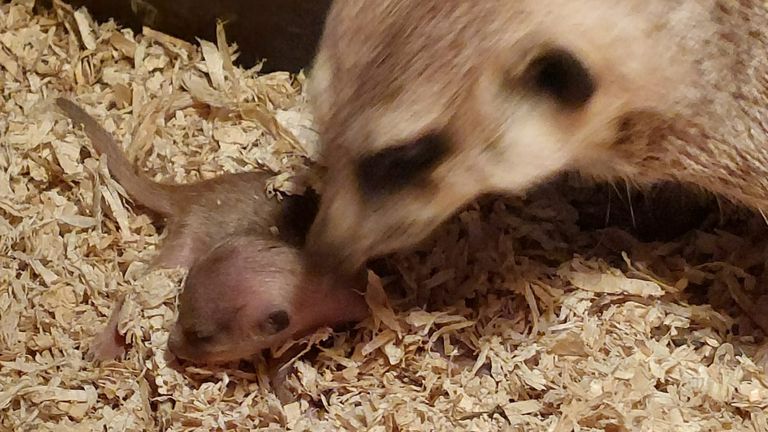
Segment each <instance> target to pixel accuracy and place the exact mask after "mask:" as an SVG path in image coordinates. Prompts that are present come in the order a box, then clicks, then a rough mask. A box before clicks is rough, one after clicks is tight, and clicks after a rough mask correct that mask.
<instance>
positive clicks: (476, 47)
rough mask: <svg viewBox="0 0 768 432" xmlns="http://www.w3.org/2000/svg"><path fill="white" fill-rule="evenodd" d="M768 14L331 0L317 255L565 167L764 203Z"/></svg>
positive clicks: (312, 237)
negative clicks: (686, 186)
mask: <svg viewBox="0 0 768 432" xmlns="http://www.w3.org/2000/svg"><path fill="white" fill-rule="evenodd" d="M766 29H768V12H766V6H765V5H764V2H763V1H761V0H650V1H647V0H621V1H616V2H605V1H602V0H582V1H578V2H572V1H566V0H553V1H548V2H539V1H534V0H523V1H514V2H510V1H504V0H488V1H483V2H472V1H468V0H424V1H405V0H388V1H383V2H380V1H375V0H360V1H355V2H336V3H335V4H334V5H333V7H332V9H331V11H330V13H329V16H328V19H327V22H326V29H325V34H324V36H323V39H322V41H321V43H320V47H319V52H318V55H317V59H316V64H315V66H314V70H313V71H312V75H311V77H310V86H311V87H310V90H311V94H312V101H313V103H314V111H315V116H316V121H317V124H318V128H319V132H320V135H321V137H322V139H323V149H322V152H323V155H322V156H323V162H324V164H325V165H326V166H327V168H328V169H327V173H328V174H327V178H326V182H325V186H324V190H323V191H322V195H323V199H322V203H321V208H320V212H319V214H318V217H317V221H316V223H315V224H314V226H313V228H312V230H311V232H310V234H309V240H308V242H309V243H308V248H309V249H310V253H311V254H312V255H315V256H318V257H325V258H326V261H325V262H326V263H327V264H329V265H330V264H338V263H342V264H344V266H345V267H347V268H350V269H352V268H357V266H359V265H360V264H361V263H362V262H363V261H365V260H366V259H368V258H371V257H373V256H377V255H381V254H384V253H388V252H392V251H395V250H399V249H403V248H406V247H409V246H411V245H413V244H414V243H416V242H418V241H420V240H421V239H423V238H424V237H426V236H427V235H428V234H429V233H430V232H431V231H432V230H433V229H434V228H435V227H436V226H437V225H438V224H439V223H440V222H442V221H443V220H445V219H446V218H447V217H449V216H450V215H451V214H452V213H453V212H455V211H456V210H457V209H458V208H460V207H461V206H462V205H463V204H465V203H467V202H468V201H470V200H472V199H474V198H476V197H478V196H479V195H481V194H483V193H487V192H507V193H520V192H524V191H525V190H526V189H528V188H529V187H531V186H532V185H535V184H536V183H539V182H542V181H544V180H546V179H548V178H550V177H552V176H553V175H555V174H557V173H560V172H562V171H564V170H571V169H575V170H579V171H581V172H582V173H585V174H587V175H591V176H595V177H598V178H601V179H608V180H616V179H621V178H624V179H628V180H629V181H632V182H634V183H636V184H639V185H647V184H651V183H654V182H658V181H660V180H672V181H679V182H683V183H686V184H691V185H695V186H699V187H702V188H704V189H706V190H708V191H711V192H714V193H717V194H719V195H721V196H723V197H725V198H728V199H732V200H734V201H736V202H739V203H742V204H745V205H747V206H750V207H752V208H755V209H764V208H768V56H766V50H767V49H768V30H766Z"/></svg>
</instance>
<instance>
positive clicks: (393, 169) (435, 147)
mask: <svg viewBox="0 0 768 432" xmlns="http://www.w3.org/2000/svg"><path fill="white" fill-rule="evenodd" d="M448 150H449V145H448V140H447V139H446V138H445V136H443V135H442V134H439V133H429V134H426V135H424V136H422V137H421V138H419V139H417V140H415V141H412V142H409V143H406V144H402V145H398V146H394V147H389V148H386V149H384V150H380V151H379V152H377V153H374V154H372V155H368V156H365V157H363V158H362V159H361V160H360V162H359V163H358V165H357V180H358V182H359V184H360V190H361V191H362V193H363V195H364V196H365V197H366V198H375V197H377V196H382V195H387V194H390V193H393V192H397V191H399V190H401V189H403V188H405V187H406V186H408V185H411V184H413V183H415V182H416V181H417V180H419V179H421V178H424V177H425V176H426V175H427V174H428V173H429V170H430V169H432V168H434V167H435V166H436V165H437V164H438V163H439V162H440V161H441V160H442V159H443V158H444V157H445V156H446V155H447V154H448Z"/></svg>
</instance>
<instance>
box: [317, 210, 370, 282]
mask: <svg viewBox="0 0 768 432" xmlns="http://www.w3.org/2000/svg"><path fill="white" fill-rule="evenodd" d="M326 220H327V219H325V218H320V217H318V218H317V220H315V222H314V223H313V224H312V227H311V228H310V230H309V234H308V235H307V241H306V244H305V247H304V252H305V253H304V255H305V258H306V259H307V262H308V264H309V267H310V269H312V270H315V271H319V272H321V273H341V274H345V275H351V274H354V273H355V272H357V271H358V270H359V269H360V268H361V267H362V266H363V264H364V263H365V256H364V253H362V250H361V249H360V248H359V245H355V244H354V239H353V238H350V237H351V236H349V237H348V235H349V234H352V233H346V232H343V231H341V232H340V231H339V230H334V229H332V228H330V227H329V226H328V225H327V222H326Z"/></svg>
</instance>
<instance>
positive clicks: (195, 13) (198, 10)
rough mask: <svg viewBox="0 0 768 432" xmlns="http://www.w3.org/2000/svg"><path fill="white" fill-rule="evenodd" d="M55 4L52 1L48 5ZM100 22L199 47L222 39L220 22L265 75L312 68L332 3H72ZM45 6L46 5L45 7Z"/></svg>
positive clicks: (247, 61) (245, 62) (243, 59)
mask: <svg viewBox="0 0 768 432" xmlns="http://www.w3.org/2000/svg"><path fill="white" fill-rule="evenodd" d="M44 3H48V4H49V5H50V0H48V1H47V2H44ZM67 3H69V4H70V5H72V6H73V7H75V8H78V7H80V6H85V7H86V8H87V9H88V12H90V14H91V15H92V16H93V18H94V19H96V20H97V21H102V22H104V21H107V20H109V19H110V18H114V20H115V21H116V22H117V23H119V24H120V25H122V26H124V27H131V28H133V29H134V30H135V31H141V27H142V26H143V25H146V26H148V27H151V28H152V29H154V30H158V31H161V32H163V33H167V34H169V35H171V36H175V37H178V38H180V39H184V40H187V41H190V42H193V43H195V37H199V38H201V39H207V40H209V41H214V42H215V41H216V19H217V18H219V19H222V20H223V21H225V22H226V25H225V29H226V34H227V41H228V42H229V43H233V42H234V43H237V45H238V47H239V48H240V52H241V55H240V58H238V60H237V62H238V64H240V65H242V66H244V67H251V66H253V65H254V64H256V63H258V62H259V61H261V60H263V59H266V62H265V63H264V68H263V69H262V71H264V72H273V71H289V72H298V71H299V70H300V69H302V68H304V67H308V66H309V65H310V64H311V61H312V58H313V57H314V54H315V49H316V47H317V42H318V40H319V39H320V36H321V34H322V29H323V23H324V21H325V15H326V13H327V11H328V8H329V7H330V4H331V0H68V1H67ZM44 5H45V4H44Z"/></svg>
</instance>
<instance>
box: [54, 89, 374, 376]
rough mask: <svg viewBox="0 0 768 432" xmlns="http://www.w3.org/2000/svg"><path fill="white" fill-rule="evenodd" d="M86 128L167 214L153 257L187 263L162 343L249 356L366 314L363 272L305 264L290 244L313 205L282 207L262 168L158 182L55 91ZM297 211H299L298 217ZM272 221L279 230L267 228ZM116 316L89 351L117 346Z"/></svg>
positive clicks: (298, 239)
mask: <svg viewBox="0 0 768 432" xmlns="http://www.w3.org/2000/svg"><path fill="white" fill-rule="evenodd" d="M56 104H57V105H58V107H59V108H60V109H61V110H62V111H63V112H64V113H65V114H66V115H67V116H68V117H69V118H70V119H72V121H73V122H75V123H77V124H80V125H82V126H83V127H84V129H85V133H86V135H88V137H89V138H90V139H91V141H92V143H93V146H94V148H95V149H96V151H97V152H99V153H101V154H105V155H106V156H107V165H108V167H109V170H110V172H111V173H112V175H114V176H115V178H116V179H117V181H118V182H119V183H120V184H121V185H122V186H123V187H124V188H125V189H126V191H127V192H128V193H129V194H130V195H131V196H132V197H133V198H134V199H136V200H137V201H138V202H140V203H142V204H144V205H145V206H147V207H149V208H150V209H152V210H154V211H156V212H158V213H161V214H162V215H163V216H165V217H167V218H168V219H169V224H168V231H169V234H168V236H167V238H166V240H165V244H163V246H162V248H161V251H160V254H159V258H158V259H157V260H156V261H155V265H157V266H165V267H182V268H186V269H189V273H188V275H187V278H186V279H185V282H184V287H183V289H182V292H181V295H180V296H179V317H178V320H177V322H176V325H175V327H174V328H173V330H172V332H171V335H170V339H169V342H168V347H169V349H170V350H171V352H173V353H174V354H175V355H176V356H178V357H181V358H183V359H187V360H193V361H198V362H224V361H231V360H237V359H240V358H244V357H247V356H250V355H253V354H255V353H257V352H259V351H261V350H262V349H264V348H269V347H273V346H276V345H278V344H280V343H283V342H286V341H288V340H289V339H290V338H296V337H300V336H303V335H305V334H307V333H310V332H312V331H314V330H316V329H317V328H319V327H322V326H326V325H327V326H332V325H336V324H342V323H345V322H351V321H358V320H361V319H363V318H365V317H366V316H367V313H368V308H367V306H366V304H365V301H364V299H363V298H362V296H360V295H358V294H357V293H356V292H355V291H353V288H363V287H364V284H365V278H364V275H362V274H357V275H355V276H350V277H342V276H335V275H333V274H329V273H320V272H313V271H310V270H307V269H305V268H304V263H303V261H302V257H301V254H300V251H299V249H297V247H298V246H300V245H301V243H302V238H303V235H304V231H305V230H306V229H307V228H306V225H308V224H307V223H305V222H303V220H302V219H308V220H310V221H311V220H312V218H313V216H314V215H313V214H306V215H296V214H294V213H295V212H296V211H306V212H310V213H312V211H313V210H312V208H311V206H308V205H306V203H303V202H301V201H300V200H299V199H296V198H295V199H294V200H293V201H289V202H288V205H290V206H291V207H292V208H288V206H287V205H286V206H284V207H283V208H281V207H280V205H279V204H278V203H277V202H276V201H274V200H270V199H269V198H268V197H267V196H266V194H265V189H266V183H265V182H266V180H267V178H268V174H267V173H261V172H247V173H241V174H225V175H221V176H218V177H215V178H213V179H210V180H205V181H201V182H197V183H192V184H181V185H180V184H161V183H156V182H154V181H152V180H151V179H149V178H148V177H147V176H146V175H144V174H142V173H136V172H134V171H133V167H131V165H130V163H129V161H128V160H127V159H126V157H125V155H124V154H123V152H122V151H121V150H120V147H119V145H118V144H117V142H116V141H115V140H114V138H113V137H112V136H111V135H110V134H109V133H108V132H107V131H106V130H104V129H103V128H102V127H101V126H100V125H99V124H98V123H97V122H96V120H95V119H94V118H93V117H91V116H90V115H88V114H87V113H86V112H85V111H84V110H83V109H82V108H80V107H79V106H77V105H76V104H75V103H73V102H71V101H69V100H67V99H65V98H58V99H57V100H56ZM300 216H304V217H303V218H302V217H300ZM274 225H277V226H278V227H279V230H280V232H281V237H277V236H275V235H274V234H272V232H271V230H270V227H272V226H274ZM116 326H117V323H116V320H115V319H110V324H109V325H108V328H107V330H106V331H105V332H104V333H102V334H101V335H100V337H98V338H97V341H96V345H95V347H96V348H95V349H96V352H95V353H94V354H95V357H96V358H97V359H106V358H111V357H114V356H116V355H118V354H119V353H120V352H121V349H120V348H121V347H119V346H116V345H115V341H114V334H115V332H116Z"/></svg>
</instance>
